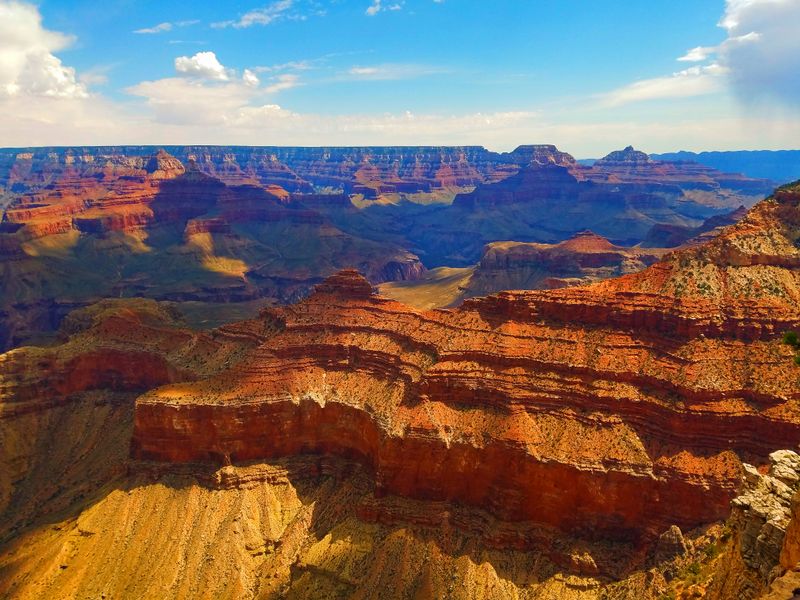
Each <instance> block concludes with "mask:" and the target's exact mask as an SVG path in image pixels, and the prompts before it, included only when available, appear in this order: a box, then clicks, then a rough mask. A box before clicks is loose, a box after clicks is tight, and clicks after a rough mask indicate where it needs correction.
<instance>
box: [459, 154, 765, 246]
mask: <svg viewBox="0 0 800 600" xmlns="http://www.w3.org/2000/svg"><path fill="white" fill-rule="evenodd" d="M722 179H724V178H723V177H722V174H719V173H714V172H712V171H707V168H706V167H700V166H699V165H697V169H695V168H694V167H689V166H686V165H675V164H672V163H659V162H655V161H652V160H650V159H649V158H648V157H647V155H645V154H644V153H642V152H637V151H634V150H632V149H629V150H625V151H621V152H618V153H612V154H611V155H609V156H608V157H606V158H605V159H602V160H600V161H597V163H595V165H594V166H592V167H586V166H582V165H578V164H576V163H575V162H574V160H572V161H569V160H567V159H564V158H562V157H560V156H558V155H556V156H555V157H554V156H546V157H544V158H542V159H541V160H537V159H533V160H532V161H531V162H530V164H528V165H526V166H524V167H523V168H521V169H520V171H519V172H518V173H516V174H515V175H513V176H510V177H508V178H506V179H504V180H502V181H499V182H496V183H492V184H484V185H480V186H478V187H477V188H476V189H475V190H474V191H472V192H468V193H464V194H459V195H458V196H456V198H455V200H454V202H453V207H454V209H460V210H461V211H462V212H464V213H465V214H472V213H476V214H480V215H481V216H482V218H484V219H487V220H495V221H498V222H500V223H504V221H505V220H507V219H509V217H512V216H513V218H515V219H518V221H517V222H516V224H513V225H509V226H508V227H509V228H511V229H512V230H513V231H514V233H515V235H514V236H513V239H518V240H521V241H528V240H530V241H551V240H550V239H548V236H550V237H551V238H552V237H556V238H557V239H556V240H555V241H560V240H563V239H564V238H567V237H569V236H570V235H574V234H575V233H577V232H579V231H580V230H581V229H589V230H591V231H594V232H596V233H598V234H599V235H602V236H604V237H607V238H610V239H612V240H614V241H616V242H618V243H622V244H625V245H635V244H637V243H639V242H641V241H642V240H643V239H649V240H650V242H649V243H648V244H647V245H649V246H654V247H656V246H661V247H665V246H678V245H680V244H682V243H684V242H685V241H686V240H687V239H689V238H690V237H692V236H693V235H697V234H698V233H700V232H702V231H706V230H707V228H705V227H704V225H703V219H704V218H707V217H711V216H716V215H718V214H720V213H722V212H729V211H731V210H732V209H733V208H735V207H737V206H740V205H742V204H746V205H748V206H750V205H752V204H753V203H754V202H755V201H756V200H757V199H760V198H761V197H763V196H762V195H761V194H767V193H769V192H770V191H771V189H770V184H769V182H766V181H761V182H760V183H758V185H753V186H752V187H748V186H749V185H750V183H752V180H747V181H748V182H750V183H747V182H745V183H743V184H742V186H739V187H737V185H735V184H733V183H732V180H730V181H728V180H726V181H725V182H723V181H722ZM729 185H730V187H731V188H733V189H734V190H738V191H732V190H731V189H728V188H727V186H729ZM733 202H735V204H733ZM567 207H568V208H567ZM459 223H469V224H470V225H471V224H472V222H471V221H470V220H469V218H465V219H463V220H460V221H458V222H457V224H459ZM462 226H463V225H462ZM486 228H489V226H484V229H486ZM659 228H661V230H664V231H666V232H668V233H671V232H673V230H674V231H677V232H681V233H684V232H687V233H685V235H684V237H679V236H677V235H675V234H672V235H665V234H664V233H663V232H662V233H660V234H659V233H651V232H652V231H654V230H655V231H656V232H659V231H660V230H659ZM478 230H479V231H481V229H478ZM554 234H555V236H554ZM535 238H538V239H535ZM651 238H652V239H651ZM507 239H508V238H507Z"/></svg>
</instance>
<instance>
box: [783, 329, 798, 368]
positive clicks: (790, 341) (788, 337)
mask: <svg viewBox="0 0 800 600" xmlns="http://www.w3.org/2000/svg"><path fill="white" fill-rule="evenodd" d="M783 343H784V344H786V345H788V346H791V347H792V348H794V349H795V351H796V353H795V355H794V364H796V365H797V366H799V367H800V336H798V335H797V332H796V331H787V332H786V333H784V334H783Z"/></svg>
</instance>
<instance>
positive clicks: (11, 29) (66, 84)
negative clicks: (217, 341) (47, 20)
mask: <svg viewBox="0 0 800 600" xmlns="http://www.w3.org/2000/svg"><path fill="white" fill-rule="evenodd" d="M72 42H73V38H72V37H71V36H68V35H64V34H62V33H59V32H56V31H49V30H47V29H45V28H44V27H43V26H42V18H41V15H40V14H39V10H38V8H37V7H36V6H34V5H32V4H27V3H25V2H16V1H13V0H12V1H3V0H0V96H47V97H52V98H84V97H86V96H88V91H87V89H86V86H85V85H84V84H83V83H81V82H80V81H79V80H78V78H77V76H76V73H75V69H74V68H72V67H68V66H65V65H64V64H63V63H62V62H61V59H59V58H58V57H57V56H56V55H55V54H54V52H57V51H59V50H63V49H64V48H66V47H68V46H69V45H70V44H71V43H72Z"/></svg>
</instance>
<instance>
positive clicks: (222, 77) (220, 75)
mask: <svg viewBox="0 0 800 600" xmlns="http://www.w3.org/2000/svg"><path fill="white" fill-rule="evenodd" d="M175 71H176V72H177V73H178V74H179V75H184V76H187V77H198V78H201V79H208V80H211V81H228V80H229V79H230V78H231V74H232V73H231V70H230V69H226V68H225V67H224V66H222V64H221V63H220V62H219V60H217V55H216V54H214V53H213V52H198V53H197V54H195V55H194V56H192V57H188V56H179V57H178V58H176V59H175Z"/></svg>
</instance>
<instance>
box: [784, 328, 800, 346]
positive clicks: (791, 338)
mask: <svg viewBox="0 0 800 600" xmlns="http://www.w3.org/2000/svg"><path fill="white" fill-rule="evenodd" d="M783 343H784V344H789V345H790V346H794V347H795V348H796V347H797V345H798V344H800V338H798V337H797V332H796V331H787V332H786V333H784V334H783Z"/></svg>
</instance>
